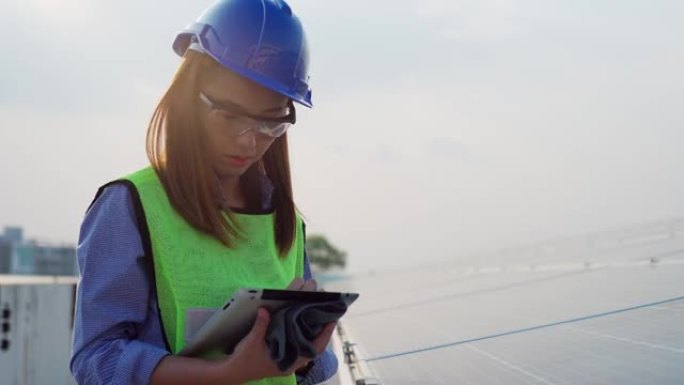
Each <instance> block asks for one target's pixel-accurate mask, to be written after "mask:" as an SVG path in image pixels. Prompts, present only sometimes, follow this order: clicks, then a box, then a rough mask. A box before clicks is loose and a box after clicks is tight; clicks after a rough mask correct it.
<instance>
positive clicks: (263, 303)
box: [179, 288, 359, 356]
mask: <svg viewBox="0 0 684 385" xmlns="http://www.w3.org/2000/svg"><path fill="white" fill-rule="evenodd" d="M358 297H359V295H358V294H357V293H340V292H327V291H297V290H277V289H253V288H242V289H239V290H238V291H237V292H235V294H233V296H232V297H231V298H230V299H228V300H227V301H226V303H225V304H224V305H223V307H222V308H221V309H219V310H217V311H216V312H215V313H214V314H213V315H212V316H211V317H210V318H209V319H208V320H207V321H206V323H204V325H203V326H202V327H200V328H199V330H198V331H197V332H196V333H194V335H193V336H192V337H191V338H190V340H189V341H188V343H187V345H186V346H185V347H184V348H183V349H182V350H181V351H180V352H179V354H180V355H182V356H200V355H207V354H216V353H223V352H226V351H232V350H233V349H234V348H235V346H236V345H237V344H238V343H239V342H240V341H241V340H242V338H243V337H244V336H246V335H247V334H249V331H250V330H251V329H252V326H253V325H254V321H255V320H256V316H257V310H258V309H259V308H260V307H264V308H266V309H268V311H269V313H271V314H273V313H274V312H275V311H277V310H279V309H282V308H284V307H287V306H290V305H294V304H303V303H322V302H331V301H338V300H342V301H344V303H345V304H346V305H347V308H348V307H349V306H350V305H351V304H352V303H353V302H354V301H355V300H356V299H357V298H358Z"/></svg>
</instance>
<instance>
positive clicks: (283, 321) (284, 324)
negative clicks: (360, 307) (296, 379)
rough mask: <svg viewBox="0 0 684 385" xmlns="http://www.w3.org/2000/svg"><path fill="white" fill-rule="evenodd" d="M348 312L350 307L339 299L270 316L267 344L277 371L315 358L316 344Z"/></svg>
mask: <svg viewBox="0 0 684 385" xmlns="http://www.w3.org/2000/svg"><path fill="white" fill-rule="evenodd" d="M346 311H347V304H346V303H345V302H344V301H343V300H337V301H331V302H318V303H305V304H297V305H291V306H288V307H285V308H283V309H280V310H278V311H275V312H274V313H273V314H271V322H270V324H269V327H268V330H267V332H266V344H267V345H268V347H269V350H270V351H271V358H272V359H273V360H274V361H276V362H277V363H278V368H279V369H280V370H282V371H286V370H287V369H288V368H290V367H291V366H292V364H294V363H295V361H296V360H297V357H298V356H304V357H307V358H311V359H313V358H315V357H316V350H315V349H314V348H313V346H312V343H313V341H314V340H315V339H316V337H318V335H319V334H320V333H321V331H322V330H323V328H324V327H325V325H326V324H327V323H330V322H335V321H337V320H338V319H339V318H340V317H342V315H343V314H344V313H345V312H346Z"/></svg>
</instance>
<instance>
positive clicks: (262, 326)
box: [249, 307, 269, 339]
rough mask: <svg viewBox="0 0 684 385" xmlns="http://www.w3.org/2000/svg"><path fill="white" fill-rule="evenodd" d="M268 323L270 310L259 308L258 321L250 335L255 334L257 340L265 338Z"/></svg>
mask: <svg viewBox="0 0 684 385" xmlns="http://www.w3.org/2000/svg"><path fill="white" fill-rule="evenodd" d="M268 322H269V314H268V310H266V309H264V308H262V307H261V308H259V309H258V310H257V317H256V320H255V321H254V326H252V330H251V331H250V332H249V334H254V337H255V338H259V337H262V339H263V337H265V336H266V329H267V328H268Z"/></svg>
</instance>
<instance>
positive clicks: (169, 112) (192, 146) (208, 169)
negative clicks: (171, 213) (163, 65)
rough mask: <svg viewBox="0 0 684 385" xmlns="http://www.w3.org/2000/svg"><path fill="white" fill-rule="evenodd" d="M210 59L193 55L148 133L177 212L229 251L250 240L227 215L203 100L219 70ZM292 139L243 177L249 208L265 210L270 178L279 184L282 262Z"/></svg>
mask: <svg viewBox="0 0 684 385" xmlns="http://www.w3.org/2000/svg"><path fill="white" fill-rule="evenodd" d="M219 65H220V64H218V63H217V62H216V61H214V60H213V59H212V58H210V57H209V56H207V55H204V54H201V53H198V52H195V51H193V50H187V52H186V53H185V55H184V56H183V59H182V63H181V65H180V67H179V68H178V71H177V72H176V74H175V76H174V78H173V80H172V82H171V85H170V86H169V88H168V90H167V91H166V93H165V94H164V96H162V98H161V100H160V101H159V104H158V105H157V107H156V109H155V110H154V113H153V114H152V118H151V119H150V123H149V126H148V129H147V157H148V158H149V160H150V163H151V164H152V167H153V168H154V169H155V171H156V172H157V175H159V179H160V180H161V182H162V184H163V186H164V189H165V190H166V194H167V196H168V198H169V201H170V202H171V205H172V206H173V207H174V208H175V210H176V211H177V212H178V213H179V214H180V215H181V216H182V217H183V218H184V219H185V220H186V221H187V222H188V223H190V224H191V225H192V226H193V227H194V228H196V229H197V230H199V231H201V232H203V233H205V234H207V235H209V236H212V237H214V238H216V239H217V240H218V241H220V242H221V243H223V244H224V245H226V246H227V247H233V246H234V245H235V239H237V238H241V237H243V236H244V234H242V232H241V229H240V228H239V226H238V224H237V222H236V221H235V216H234V215H233V213H232V212H231V211H230V210H228V209H226V211H225V213H226V214H227V215H223V213H224V211H222V210H221V207H220V206H219V203H218V202H219V200H218V198H219V197H218V196H217V185H216V175H215V174H214V171H213V169H212V166H211V163H210V161H209V158H208V156H207V155H206V154H208V151H206V149H207V145H206V143H205V140H206V139H205V137H204V135H202V134H201V132H202V130H201V129H200V127H201V124H202V123H201V121H200V119H199V116H198V110H197V97H198V95H199V91H200V84H201V81H202V76H203V74H206V73H207V72H208V71H209V70H212V69H215V68H216V67H217V66H219ZM287 148H288V147H287V134H285V135H283V136H281V137H279V138H278V139H276V140H275V141H274V142H273V144H271V146H270V148H269V149H268V151H266V153H264V156H263V157H262V159H261V160H260V161H259V162H257V163H256V164H255V165H253V166H252V167H250V168H249V169H248V170H247V171H246V172H245V174H244V175H242V176H241V177H240V188H241V189H242V191H243V192H244V195H245V197H246V199H247V205H248V207H251V208H255V207H260V206H261V201H262V189H261V183H262V179H263V175H264V174H265V175H266V176H267V177H268V179H269V180H270V181H271V183H272V184H273V187H274V189H273V195H272V204H273V207H274V209H275V228H274V232H275V239H276V243H277V244H278V251H279V252H280V255H281V257H282V256H284V255H285V254H286V253H287V252H288V250H290V248H291V247H292V243H293V241H294V234H295V205H294V201H293V198H292V181H291V177H290V162H289V156H288V149H287Z"/></svg>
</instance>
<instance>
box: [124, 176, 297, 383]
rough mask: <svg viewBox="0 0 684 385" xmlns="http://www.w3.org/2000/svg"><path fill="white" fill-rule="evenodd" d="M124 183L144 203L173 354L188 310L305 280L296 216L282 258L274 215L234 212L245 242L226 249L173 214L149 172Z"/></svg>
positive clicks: (278, 379) (285, 379)
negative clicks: (289, 243) (241, 292)
mask: <svg viewBox="0 0 684 385" xmlns="http://www.w3.org/2000/svg"><path fill="white" fill-rule="evenodd" d="M123 180H124V181H130V182H132V184H133V185H134V187H135V189H136V190H137V192H138V196H139V200H140V203H141V204H142V211H143V213H142V214H143V215H144V219H145V222H146V225H147V230H148V231H149V242H150V243H149V244H148V247H149V248H151V250H149V251H148V252H151V254H152V255H151V257H152V260H153V262H154V269H153V270H154V280H155V285H156V289H157V301H158V304H159V312H160V317H161V321H162V326H163V330H164V334H165V337H166V341H167V344H168V346H167V347H168V348H169V349H170V351H171V353H174V354H175V353H178V352H179V351H180V350H181V349H182V348H183V346H184V345H185V317H186V310H187V309H190V308H220V307H221V306H223V304H224V303H225V301H226V299H227V298H229V296H230V295H231V294H233V293H234V292H235V291H236V290H237V289H238V288H241V287H258V288H262V287H263V288H272V289H284V288H285V287H287V285H289V284H290V282H291V281H292V280H293V279H294V278H296V277H303V275H304V234H303V228H302V220H301V218H300V217H299V215H297V216H296V221H297V222H296V229H297V231H296V236H295V239H294V242H293V245H292V248H291V249H290V251H289V252H288V253H287V255H286V257H285V258H281V257H280V256H279V254H278V248H277V244H276V241H275V234H274V213H273V212H271V213H263V214H243V213H235V214H234V215H235V220H236V221H238V222H239V224H240V226H241V228H242V230H243V231H244V234H245V237H244V239H243V240H236V241H235V245H234V247H233V248H228V247H226V246H225V245H223V244H222V243H221V242H219V241H218V240H216V239H215V238H213V237H211V236H209V235H206V234H204V233H202V232H200V231H198V230H196V229H195V228H193V227H192V226H191V225H190V224H189V223H187V222H186V221H185V219H183V217H182V216H181V215H180V214H178V213H177V212H176V211H175V210H174V209H173V207H172V206H171V203H170V202H169V200H168V197H167V196H166V192H165V190H164V187H163V185H162V184H161V181H160V180H159V178H158V176H157V174H156V172H155V171H154V169H152V168H151V167H147V168H144V169H142V170H139V171H137V172H134V173H132V174H130V175H127V176H125V177H124V178H123ZM134 198H135V197H134ZM143 233H144V232H143ZM143 238H144V237H143ZM145 241H146V240H143V242H145ZM122 284H125V282H122ZM249 384H250V385H257V384H258V385H296V379H295V375H294V374H292V375H288V376H279V377H270V378H264V379H261V380H258V381H251V382H249Z"/></svg>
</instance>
